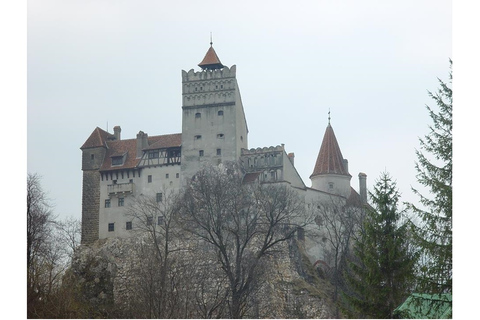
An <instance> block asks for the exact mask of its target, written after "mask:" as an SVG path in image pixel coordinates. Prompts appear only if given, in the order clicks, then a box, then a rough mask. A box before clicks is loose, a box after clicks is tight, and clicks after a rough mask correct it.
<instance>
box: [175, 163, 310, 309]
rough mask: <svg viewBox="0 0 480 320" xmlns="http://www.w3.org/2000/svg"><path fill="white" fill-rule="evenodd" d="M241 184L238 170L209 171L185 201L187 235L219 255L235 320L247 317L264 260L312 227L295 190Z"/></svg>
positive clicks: (196, 180) (227, 167)
mask: <svg viewBox="0 0 480 320" xmlns="http://www.w3.org/2000/svg"><path fill="white" fill-rule="evenodd" d="M242 180H243V175H242V173H241V172H240V170H239V169H238V166H237V165H236V164H231V165H230V164H227V165H222V166H221V167H206V168H205V169H203V170H201V171H200V172H198V173H197V174H196V175H195V177H194V179H193V180H192V181H191V183H190V184H189V186H188V187H187V189H186V190H185V193H184V196H183V201H182V204H183V206H182V218H183V219H184V220H183V222H184V227H185V229H186V230H187V231H188V232H190V233H191V234H192V235H194V237H196V238H197V239H199V240H201V241H203V242H204V243H205V247H206V250H212V251H213V252H214V253H215V256H216V261H215V262H216V263H217V264H218V266H219V268H220V269H221V270H222V272H223V273H224V275H225V277H226V279H227V285H228V290H229V297H228V301H227V303H228V309H229V316H230V317H232V318H241V317H242V316H244V315H245V313H246V312H247V307H248V300H249V297H250V295H251V293H252V292H253V291H254V290H255V288H256V285H257V284H258V282H259V276H260V275H261V272H260V271H261V266H262V260H263V258H264V257H265V256H267V255H269V254H273V253H274V252H275V250H276V248H277V245H278V244H279V243H281V242H283V241H286V240H288V239H290V238H292V237H293V235H294V234H295V232H297V231H298V229H299V228H301V227H303V226H305V225H306V223H307V222H306V221H305V220H306V219H305V216H304V215H305V211H304V209H305V208H304V205H303V204H302V202H301V201H300V200H299V197H298V195H297V194H296V193H295V191H293V189H291V188H289V187H288V186H285V185H280V184H273V185H265V184H264V185H261V184H244V183H243V181H242Z"/></svg>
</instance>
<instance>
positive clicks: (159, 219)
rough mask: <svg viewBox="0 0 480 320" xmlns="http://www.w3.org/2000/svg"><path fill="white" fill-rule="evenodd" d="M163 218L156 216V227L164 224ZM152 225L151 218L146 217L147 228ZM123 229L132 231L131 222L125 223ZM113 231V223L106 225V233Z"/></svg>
mask: <svg viewBox="0 0 480 320" xmlns="http://www.w3.org/2000/svg"><path fill="white" fill-rule="evenodd" d="M164 221H165V220H164V218H163V216H158V217H157V225H159V226H160V225H163V224H164ZM152 224H153V217H147V226H151V225H152ZM125 229H126V230H132V229H133V224H132V221H127V222H126V223H125ZM113 231H115V223H114V222H112V223H109V224H108V232H113Z"/></svg>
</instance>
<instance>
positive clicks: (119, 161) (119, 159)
mask: <svg viewBox="0 0 480 320" xmlns="http://www.w3.org/2000/svg"><path fill="white" fill-rule="evenodd" d="M122 164H123V157H122V156H120V157H112V166H121V165H122Z"/></svg>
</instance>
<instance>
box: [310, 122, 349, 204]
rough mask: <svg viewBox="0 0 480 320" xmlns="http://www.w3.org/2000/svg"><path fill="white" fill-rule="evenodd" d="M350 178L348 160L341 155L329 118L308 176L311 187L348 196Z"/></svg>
mask: <svg viewBox="0 0 480 320" xmlns="http://www.w3.org/2000/svg"><path fill="white" fill-rule="evenodd" d="M351 178H352V176H351V175H350V173H348V161H347V160H346V159H344V158H343V156H342V152H341V151H340V147H339V145H338V142H337V138H336V137H335V133H334V132H333V128H332V126H331V125H330V118H329V123H328V126H327V129H326V130H325V134H324V136H323V141H322V146H321V147H320V152H319V153H318V157H317V162H316V163H315V167H314V169H313V173H312V175H311V176H310V180H312V188H313V189H317V190H321V191H326V192H329V193H335V194H340V195H343V196H346V197H348V196H349V195H350V191H351V190H350V179H351Z"/></svg>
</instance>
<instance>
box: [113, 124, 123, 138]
mask: <svg viewBox="0 0 480 320" xmlns="http://www.w3.org/2000/svg"><path fill="white" fill-rule="evenodd" d="M120 132H122V128H120V126H115V127H113V135H114V136H115V140H120Z"/></svg>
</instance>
